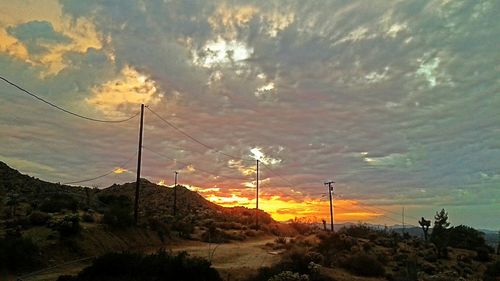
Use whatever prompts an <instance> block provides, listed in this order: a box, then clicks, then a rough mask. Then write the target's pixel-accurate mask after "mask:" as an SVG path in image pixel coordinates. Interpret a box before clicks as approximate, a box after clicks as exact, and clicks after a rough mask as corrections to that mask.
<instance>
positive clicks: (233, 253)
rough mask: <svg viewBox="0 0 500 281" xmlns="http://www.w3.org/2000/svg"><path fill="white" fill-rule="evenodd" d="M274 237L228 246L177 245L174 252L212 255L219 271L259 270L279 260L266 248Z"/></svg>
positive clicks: (234, 243)
mask: <svg viewBox="0 0 500 281" xmlns="http://www.w3.org/2000/svg"><path fill="white" fill-rule="evenodd" d="M273 241H274V238H273V237H265V238H260V239H256V240H250V241H242V242H232V243H228V244H218V245H217V244H210V245H209V244H207V243H201V242H196V243H193V244H191V245H189V244H188V245H175V246H173V247H172V250H173V251H174V252H175V251H186V252H188V253H189V254H190V255H193V256H199V257H204V258H209V251H210V253H212V254H213V255H212V259H211V261H212V264H213V266H214V267H215V268H217V269H231V268H236V269H237V268H251V269H254V270H255V269H258V268H260V267H262V266H269V265H271V264H272V263H274V262H276V261H277V260H278V259H279V256H278V255H276V254H271V253H270V252H269V249H267V248H266V247H265V244H266V243H269V242H273Z"/></svg>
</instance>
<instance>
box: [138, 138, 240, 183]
mask: <svg viewBox="0 0 500 281" xmlns="http://www.w3.org/2000/svg"><path fill="white" fill-rule="evenodd" d="M142 148H144V149H145V150H147V151H149V152H152V153H154V154H156V155H158V156H160V157H162V158H165V159H168V160H171V161H175V162H177V163H180V164H182V165H184V166H189V165H191V164H188V163H185V162H181V161H179V160H177V159H175V158H172V157H169V156H167V155H165V154H162V153H159V152H156V151H154V150H152V149H150V148H148V147H146V146H142ZM196 170H197V171H200V172H204V173H205V174H209V175H211V176H216V177H223V178H227V179H233V180H243V181H248V179H247V178H239V177H230V176H224V175H217V174H216V173H215V172H211V171H207V170H203V169H200V168H198V167H196Z"/></svg>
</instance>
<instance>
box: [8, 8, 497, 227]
mask: <svg viewBox="0 0 500 281" xmlns="http://www.w3.org/2000/svg"><path fill="white" fill-rule="evenodd" d="M499 14H500V1H497V0H483V1H462V0H452V1H450V0H428V1H422V0H404V1H396V0H384V1H355V0H353V1H343V0H331V1H327V0H324V1H314V0H311V1H303V0H296V1H292V0H290V1H285V0H283V1H278V0H272V1H270V0H255V1H242V0H241V1H239V0H232V1H202V0H200V1H194V0H193V1H181V0H179V1H174V0H119V1H118V0H114V1H90V0H89V1H81V0H59V1H58V0H19V1H10V0H0V15H1V16H0V75H1V76H2V77H4V78H6V79H8V80H10V81H12V82H15V83H17V84H19V85H20V86H22V87H24V88H25V89H27V90H29V91H32V92H33V93H36V94H37V95H39V96H40V97H43V98H44V99H46V100H48V101H50V102H53V103H55V104H57V105H59V106H62V107H64V108H66V109H68V110H70V111H72V112H76V113H78V114H82V115H85V116H89V117H92V118H100V119H110V120H117V119H123V118H127V117H129V116H132V115H134V114H136V113H137V112H138V111H139V109H140V104H141V103H144V104H146V105H148V106H149V108H150V109H152V110H153V111H154V112H156V113H157V114H158V115H160V116H161V117H162V118H164V119H165V120H167V121H168V122H171V123H172V124H173V125H175V126H177V127H178V128H179V129H180V130H182V131H183V132H185V133H187V134H188V135H190V136H192V137H194V138H195V139H196V140H198V141H200V142H202V143H203V144H205V146H204V145H202V144H200V143H197V142H195V141H193V140H192V139H190V138H188V137H187V136H185V135H183V134H182V133H179V132H178V131H176V130H174V129H173V128H172V127H169V126H168V125H167V124H166V123H165V122H163V121H162V120H160V119H159V118H157V117H156V116H155V115H154V114H153V113H152V112H151V111H149V110H146V111H145V131H144V147H145V149H144V152H143V173H142V176H143V177H145V178H147V179H149V180H150V181H152V182H155V183H161V184H163V185H167V186H168V185H172V182H173V175H174V171H175V170H177V171H178V172H179V182H180V183H181V184H184V185H187V186H189V187H190V188H191V189H193V190H197V191H198V192H200V194H202V195H203V196H205V197H206V198H207V199H209V200H211V201H213V202H216V203H219V204H222V205H225V206H234V205H243V206H247V207H254V204H255V159H256V158H258V159H260V160H261V161H262V162H263V163H264V164H265V166H263V167H262V169H261V170H260V175H261V183H260V186H261V199H260V207H261V208H262V209H264V210H265V211H268V212H270V213H271V214H272V215H273V217H274V218H276V219H279V220H286V219H290V218H294V217H307V218H310V219H316V220H321V219H327V220H328V216H329V209H328V197H327V196H326V194H327V192H326V187H325V186H324V184H323V182H325V181H326V180H329V179H333V180H335V181H336V184H335V207H336V209H335V220H336V222H347V221H351V222H358V221H362V222H369V223H380V224H388V225H393V224H398V223H400V220H401V210H402V207H403V206H404V207H405V209H406V213H407V217H406V223H408V224H413V225H418V224H417V221H416V219H417V218H420V217H421V216H425V217H426V218H427V219H429V218H431V217H432V216H433V214H434V213H435V212H436V211H437V210H440V209H441V208H445V209H446V210H447V211H448V212H449V216H450V220H451V223H452V224H454V225H458V224H467V225H470V226H474V227H480V228H489V229H493V230H497V229H499V228H500V219H499V215H498V214H500V51H499V48H500V47H499V46H500V21H499V20H498V15H499ZM138 124H139V119H138V118H134V119H132V120H130V121H128V122H124V123H116V124H114V123H96V122H91V121H87V120H83V119H81V118H76V117H74V116H71V115H68V114H66V113H63V112H61V111H58V110H56V109H54V108H53V107H50V106H48V105H46V104H44V103H41V102H40V101H37V100H36V99H34V98H33V97H30V96H28V95H27V94H25V93H23V92H21V91H19V90H18V89H16V88H14V87H12V86H10V85H8V84H7V83H5V82H3V81H0V144H1V145H0V161H4V162H6V163H7V164H9V165H10V166H11V167H13V168H16V169H18V170H20V171H21V172H23V173H27V174H30V175H33V176H36V177H39V178H41V179H43V180H47V181H52V182H61V183H65V182H72V181H78V180H82V179H87V178H93V177H97V176H99V175H102V174H105V173H107V172H109V171H114V172H113V173H111V174H110V175H109V176H107V177H103V178H100V179H97V180H94V181H89V182H86V183H84V185H88V186H90V185H94V186H98V187H101V188H103V187H107V186H109V185H111V184H112V183H115V182H116V183H123V182H130V181H133V180H134V179H135V169H136V168H135V165H136V152H137V137H138ZM207 146H208V147H207ZM166 188H167V187H166Z"/></svg>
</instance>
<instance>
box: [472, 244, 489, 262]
mask: <svg viewBox="0 0 500 281" xmlns="http://www.w3.org/2000/svg"><path fill="white" fill-rule="evenodd" d="M475 259H476V260H478V261H481V262H487V261H489V260H490V250H489V248H488V247H478V248H477V249H476V257H475Z"/></svg>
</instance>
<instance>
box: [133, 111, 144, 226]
mask: <svg viewBox="0 0 500 281" xmlns="http://www.w3.org/2000/svg"><path fill="white" fill-rule="evenodd" d="M143 125H144V104H141V124H140V126H139V152H138V153H137V179H136V182H135V205H134V222H135V224H136V225H137V218H138V213H139V189H140V187H141V161H142V136H143Z"/></svg>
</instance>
